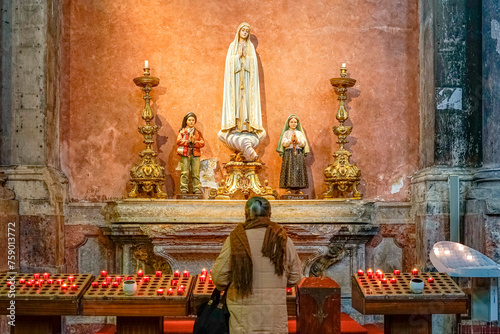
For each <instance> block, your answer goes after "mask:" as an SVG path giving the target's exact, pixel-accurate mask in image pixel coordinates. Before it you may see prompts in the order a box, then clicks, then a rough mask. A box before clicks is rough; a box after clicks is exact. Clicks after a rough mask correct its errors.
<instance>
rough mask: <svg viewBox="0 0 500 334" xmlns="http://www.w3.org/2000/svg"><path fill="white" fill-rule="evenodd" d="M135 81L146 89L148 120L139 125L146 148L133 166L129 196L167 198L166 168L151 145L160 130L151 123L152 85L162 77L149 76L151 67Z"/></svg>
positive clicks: (146, 115) (146, 117) (145, 114)
mask: <svg viewBox="0 0 500 334" xmlns="http://www.w3.org/2000/svg"><path fill="white" fill-rule="evenodd" d="M134 83H135V84H136V85H137V86H139V87H142V90H143V91H144V93H145V95H144V100H145V102H146V105H145V107H144V109H143V110H142V119H144V120H145V121H146V125H145V126H140V127H139V133H140V134H142V135H143V136H144V144H146V149H144V150H142V151H141V153H139V156H140V157H141V162H140V163H139V164H138V165H135V166H134V167H132V170H131V171H130V183H131V184H132V190H131V191H130V192H129V193H128V197H134V198H135V197H147V195H148V194H151V195H154V194H155V193H156V197H157V198H166V197H167V194H166V193H165V192H163V190H162V189H161V187H162V186H163V184H164V183H165V169H164V168H163V167H162V166H160V165H159V164H157V163H156V161H155V158H156V156H157V155H158V153H156V152H155V151H154V150H153V149H152V148H151V146H152V145H153V143H154V140H153V136H154V135H155V134H156V133H157V132H158V129H159V127H158V126H157V125H151V120H152V119H153V111H152V110H151V107H150V105H149V101H150V100H151V96H150V95H149V92H150V91H151V90H152V87H155V86H158V84H159V83H160V79H158V78H155V77H151V76H149V68H148V67H145V68H144V75H143V76H142V77H138V78H135V79H134Z"/></svg>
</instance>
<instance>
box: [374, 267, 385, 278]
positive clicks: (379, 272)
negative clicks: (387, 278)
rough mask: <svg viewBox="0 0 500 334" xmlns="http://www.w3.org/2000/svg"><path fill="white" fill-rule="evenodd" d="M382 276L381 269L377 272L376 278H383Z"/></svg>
mask: <svg viewBox="0 0 500 334" xmlns="http://www.w3.org/2000/svg"><path fill="white" fill-rule="evenodd" d="M382 274H383V272H382V270H380V269H377V271H376V272H375V276H377V277H383V276H382Z"/></svg>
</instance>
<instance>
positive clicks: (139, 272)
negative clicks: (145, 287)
mask: <svg viewBox="0 0 500 334" xmlns="http://www.w3.org/2000/svg"><path fill="white" fill-rule="evenodd" d="M142 276H144V272H143V271H142V269H139V271H137V277H142Z"/></svg>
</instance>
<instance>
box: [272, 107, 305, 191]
mask: <svg viewBox="0 0 500 334" xmlns="http://www.w3.org/2000/svg"><path fill="white" fill-rule="evenodd" d="M276 151H278V153H279V154H280V156H281V157H282V158H283V161H282V164H281V174H280V188H284V189H287V194H286V195H284V196H282V197H281V198H282V199H307V198H308V197H309V196H308V195H304V194H303V193H302V192H301V191H300V189H304V188H308V187H309V183H308V180H307V169H306V163H305V157H306V156H307V154H308V153H309V151H310V150H309V145H308V143H307V139H306V135H305V133H304V129H303V128H302V125H301V124H300V119H299V117H298V116H297V115H295V114H292V115H290V116H288V118H287V120H286V122H285V125H284V126H283V130H282V131H281V136H280V139H279V141H278V147H276Z"/></svg>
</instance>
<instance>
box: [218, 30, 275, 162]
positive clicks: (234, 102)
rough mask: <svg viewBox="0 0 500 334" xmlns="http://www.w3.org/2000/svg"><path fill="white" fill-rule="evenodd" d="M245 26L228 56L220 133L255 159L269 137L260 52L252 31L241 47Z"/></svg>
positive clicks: (232, 146)
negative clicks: (264, 115)
mask: <svg viewBox="0 0 500 334" xmlns="http://www.w3.org/2000/svg"><path fill="white" fill-rule="evenodd" d="M243 27H248V29H250V26H249V25H248V23H242V24H240V25H239V26H238V31H237V32H236V37H235V38H234V41H233V42H232V43H231V45H230V46H229V50H228V52H227V56H226V67H225V71H224V102H223V106H222V126H221V130H220V131H219V134H218V136H219V139H220V140H221V141H222V142H223V143H225V144H226V146H227V147H228V148H230V149H231V150H233V151H236V152H241V153H242V154H243V155H244V156H245V158H246V159H247V160H248V161H254V160H256V159H257V157H258V156H257V152H255V148H256V147H257V146H259V143H260V141H262V140H263V139H264V138H265V137H266V131H265V130H264V128H263V127H262V112H261V109H260V88H259V68H258V63H257V54H256V53H255V47H254V46H253V44H252V42H250V33H249V34H248V37H247V39H246V41H245V42H244V44H243V45H242V46H240V30H241V28H243ZM240 48H242V49H243V50H242V52H240V50H239V49H240ZM240 53H242V55H240Z"/></svg>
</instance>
